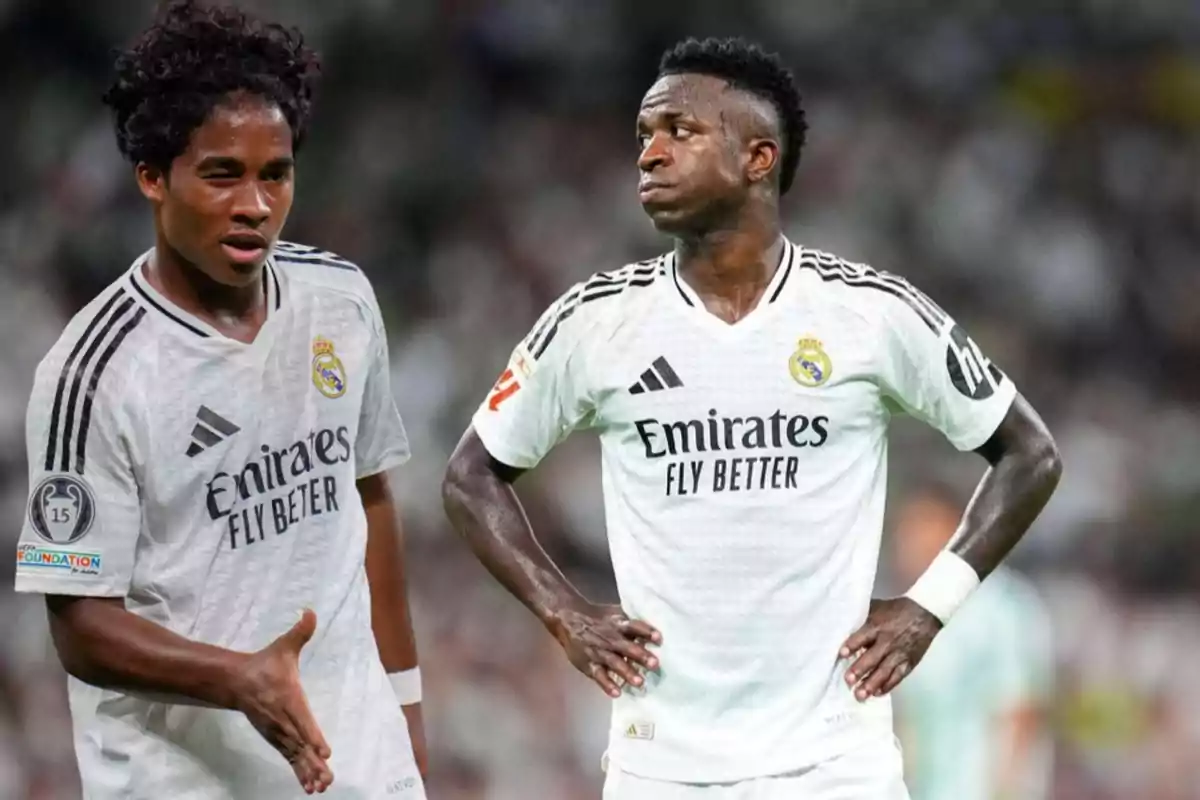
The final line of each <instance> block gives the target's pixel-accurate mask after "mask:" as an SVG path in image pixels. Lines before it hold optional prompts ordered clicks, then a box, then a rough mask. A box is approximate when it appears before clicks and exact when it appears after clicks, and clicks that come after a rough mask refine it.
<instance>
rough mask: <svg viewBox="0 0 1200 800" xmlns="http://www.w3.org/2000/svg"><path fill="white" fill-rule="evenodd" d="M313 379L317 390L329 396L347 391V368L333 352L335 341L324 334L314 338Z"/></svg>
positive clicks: (334, 396) (338, 395)
mask: <svg viewBox="0 0 1200 800" xmlns="http://www.w3.org/2000/svg"><path fill="white" fill-rule="evenodd" d="M312 349H313V360H312V379H313V383H314V384H315V385H316V387H317V390H318V391H320V392H321V394H323V395H325V396H326V397H329V398H336V397H341V396H342V395H344V394H345V393H346V368H345V367H343V366H342V360H341V359H340V358H338V357H337V354H336V353H335V352H333V342H331V341H329V340H328V339H326V338H325V337H323V336H318V337H317V338H315V339H313V346H312Z"/></svg>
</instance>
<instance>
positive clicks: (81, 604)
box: [15, 0, 425, 800]
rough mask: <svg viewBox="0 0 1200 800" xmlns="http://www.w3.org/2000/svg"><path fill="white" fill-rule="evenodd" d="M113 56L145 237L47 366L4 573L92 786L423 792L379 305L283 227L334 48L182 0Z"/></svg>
mask: <svg viewBox="0 0 1200 800" xmlns="http://www.w3.org/2000/svg"><path fill="white" fill-rule="evenodd" d="M114 73H115V75H114V79H113V82H112V84H111V86H110V87H109V90H108V92H107V93H106V94H105V96H104V100H105V102H106V104H107V105H108V106H109V107H110V108H111V109H112V111H113V114H114V118H115V127H116V134H117V141H118V145H119V147H120V150H121V152H122V153H123V154H124V155H125V156H126V157H127V158H128V160H129V162H130V163H131V164H132V165H133V166H134V171H135V174H136V180H137V185H138V187H139V189H140V190H141V192H142V194H143V195H144V196H145V198H146V199H147V200H148V201H149V204H150V208H151V210H152V212H153V221H154V234H155V236H154V246H153V248H152V249H150V250H148V251H146V252H145V253H143V255H141V256H140V257H138V258H137V259H136V260H135V261H134V263H133V264H132V266H130V267H129V268H128V269H127V270H126V271H125V272H124V274H121V275H120V277H119V278H118V279H117V280H115V281H114V282H113V283H111V284H110V285H109V286H108V287H107V288H106V289H104V290H103V291H102V292H101V293H100V295H99V296H98V297H96V298H95V299H94V300H92V301H91V302H90V303H88V304H87V306H86V307H85V308H84V309H83V310H82V311H80V312H79V313H77V314H76V315H75V316H74V317H73V319H72V320H71V322H70V323H69V324H68V325H67V327H66V330H65V331H64V332H63V333H62V336H61V337H60V339H59V340H58V342H57V343H56V344H55V345H54V346H53V347H52V348H51V350H50V352H49V353H48V354H47V355H46V357H45V358H44V359H43V360H42V362H41V363H40V364H39V366H38V369H37V374H36V377H35V380H34V387H33V391H32V394H31V396H30V398H29V404H28V417H27V419H28V422H27V428H26V430H27V457H28V470H29V486H30V487H31V489H30V494H29V504H28V513H27V515H26V519H25V523H24V526H23V528H22V530H21V535H20V541H19V544H18V547H17V566H16V578H15V580H16V588H17V590H18V591H21V592H31V593H38V594H44V595H45V596H46V603H47V606H48V608H49V611H50V630H51V634H52V636H53V640H54V644H55V646H56V648H57V652H58V655H59V658H60V659H61V661H62V664H63V666H64V668H65V669H66V671H67V672H68V673H69V676H70V677H69V679H68V683H69V694H70V700H71V714H72V717H73V720H74V726H75V747H76V754H77V758H78V761H79V769H80V774H81V780H82V784H83V791H84V796H85V797H86V798H88V799H89V800H110V799H111V800H116V798H130V800H152V799H153V800H157V799H158V798H169V797H187V798H194V800H234V799H235V798H248V797H254V798H262V800H275V798H285V797H294V796H296V794H297V791H298V790H297V788H296V783H297V782H299V784H300V785H301V786H302V787H303V789H304V791H305V792H307V793H310V794H311V793H318V792H325V791H326V790H330V796H333V797H345V798H354V799H355V800H366V799H367V798H384V797H387V798H394V799H395V800H419V799H420V798H424V797H425V794H424V790H423V784H422V776H421V774H420V773H421V770H422V769H423V767H424V763H423V762H424V758H423V751H424V742H423V733H422V725H421V715H420V706H419V701H420V674H419V670H418V668H417V664H416V649H415V644H414V641H413V633H412V627H411V621H410V619H409V612H408V608H407V599H406V591H405V578H404V572H403V564H402V560H401V558H400V541H399V539H400V530H399V522H398V519H397V509H396V506H395V503H394V501H393V498H392V494H391V491H390V488H389V485H388V478H387V472H386V471H387V470H388V469H390V468H391V467H394V466H396V465H399V464H401V463H404V462H405V461H407V459H408V456H409V448H408V440H407V436H406V434H405V431H404V427H403V424H402V422H401V419H400V416H399V413H398V412H397V409H396V405H395V401H394V399H393V396H392V392H391V386H390V382H389V375H390V362H389V359H388V348H387V340H386V333H385V329H384V325H383V320H382V316H381V314H380V311H379V308H378V306H377V303H376V300H375V295H374V293H373V290H372V288H371V285H370V283H369V282H368V281H367V279H366V277H365V276H364V275H363V274H362V273H361V271H359V270H358V269H357V267H355V266H354V265H353V264H352V263H350V262H348V261H346V260H344V259H342V258H340V257H338V256H336V255H334V254H332V253H328V252H323V251H321V250H318V249H317V248H313V247H306V246H302V245H295V244H291V243H285V242H280V241H279V235H280V233H281V231H282V229H283V227H284V224H285V221H286V219H287V217H288V213H289V211H290V208H291V205H292V200H293V192H294V181H295V166H296V155H297V152H298V150H299V149H300V146H301V144H302V143H303V141H304V139H305V134H306V132H307V127H308V124H309V120H310V116H311V113H312V110H313V97H314V91H315V87H316V81H317V78H318V75H319V73H320V62H319V60H318V58H317V55H316V54H315V53H314V52H313V51H312V50H310V49H309V48H308V47H307V46H306V45H305V44H304V40H303V37H302V35H301V34H300V33H299V31H298V30H294V29H288V28H284V27H282V26H280V25H277V24H273V23H267V22H264V21H261V20H259V19H257V18H254V17H251V16H248V15H246V14H244V13H242V12H241V11H239V10H237V9H235V8H232V7H220V6H214V7H208V6H204V5H202V4H200V3H197V2H191V0H177V1H176V2H172V3H170V4H169V5H166V6H164V7H163V8H162V9H161V13H160V14H159V15H158V16H157V17H156V19H155V20H154V22H153V24H152V25H150V27H149V28H147V29H146V30H144V31H143V32H142V34H141V35H140V36H139V37H138V38H137V40H136V41H135V42H134V44H133V45H132V46H131V47H130V48H128V49H126V50H123V51H122V52H121V53H120V54H119V55H118V57H117V59H116V62H115V65H114ZM98 257H100V258H105V259H107V258H110V256H109V255H108V254H101V255H99V256H98ZM318 623H319V627H318ZM335 774H336V779H335ZM331 786H332V789H331Z"/></svg>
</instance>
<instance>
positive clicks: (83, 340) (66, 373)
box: [46, 288, 125, 471]
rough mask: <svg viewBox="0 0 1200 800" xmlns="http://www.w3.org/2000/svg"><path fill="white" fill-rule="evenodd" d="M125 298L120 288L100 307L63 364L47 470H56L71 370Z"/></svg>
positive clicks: (51, 415)
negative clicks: (91, 339) (98, 328)
mask: <svg viewBox="0 0 1200 800" xmlns="http://www.w3.org/2000/svg"><path fill="white" fill-rule="evenodd" d="M124 297H125V290H124V289H123V288H118V289H117V291H115V292H113V295H112V297H110V298H108V300H107V301H106V302H105V303H104V305H103V306H101V307H100V311H98V312H97V313H96V316H94V317H92V320H91V322H89V323H88V324H87V327H86V328H84V329H83V333H82V334H81V335H80V336H79V339H78V340H77V341H76V342H75V346H74V347H72V348H71V353H70V355H68V356H67V360H66V361H64V362H63V366H62V370H61V371H60V372H59V373H58V385H57V386H56V387H55V389H54V406H53V408H52V410H51V412H50V435H49V438H48V439H47V441H46V470H47V471H50V470H52V469H54V455H55V453H56V451H57V450H58V423H59V420H60V419H61V417H62V404H63V394H64V393H65V392H66V389H67V381H68V380H69V379H70V376H71V368H72V367H73V366H74V365H75V359H76V358H78V357H79V351H81V350H83V347H84V345H86V344H87V343H88V339H89V337H90V336H91V335H92V331H94V330H95V329H96V326H97V325H99V324H100V321H101V320H102V319H104V318H105V316H106V315H107V314H108V312H109V311H110V310H111V309H112V307H113V304H115V303H116V302H117V301H118V300H120V299H122V298H124Z"/></svg>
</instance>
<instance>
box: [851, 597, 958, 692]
mask: <svg viewBox="0 0 1200 800" xmlns="http://www.w3.org/2000/svg"><path fill="white" fill-rule="evenodd" d="M941 629H942V623H941V620H939V619H938V618H937V617H935V616H934V615H933V614H931V613H930V612H929V611H926V610H925V609H924V608H922V607H921V606H920V605H918V604H917V603H916V602H915V601H913V600H910V599H909V598H907V597H897V598H894V599H891V600H872V601H871V610H870V612H869V613H868V614H867V621H866V622H864V623H863V624H862V626H861V627H860V628H859V629H858V630H857V631H855V632H854V633H853V634H852V635H851V636H850V638H849V639H847V640H846V642H845V644H843V645H842V649H841V651H840V652H839V654H838V655H840V656H841V657H842V658H853V661H852V662H851V663H850V668H849V670H848V671H847V672H846V683H847V684H848V685H849V686H850V687H851V688H852V689H854V696H855V698H856V699H858V700H859V701H864V700H866V699H867V698H869V697H881V696H883V695H885V694H887V693H888V692H890V691H892V690H893V689H895V688H896V687H897V686H899V685H900V682H901V681H902V680H904V678H905V676H907V675H908V674H909V673H911V672H912V671H913V669H914V668H915V667H916V666H917V664H919V663H920V662H921V659H922V658H924V657H925V653H926V651H928V650H929V645H930V644H932V643H933V637H935V636H937V634H938V632H939V631H941Z"/></svg>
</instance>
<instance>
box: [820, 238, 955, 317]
mask: <svg viewBox="0 0 1200 800" xmlns="http://www.w3.org/2000/svg"><path fill="white" fill-rule="evenodd" d="M800 266H801V267H802V268H804V267H807V268H809V269H812V270H813V271H814V272H816V273H817V276H818V277H820V278H821V280H823V281H827V282H828V281H837V282H839V283H842V284H845V285H846V286H853V287H859V288H866V289H875V290H877V291H881V292H885V293H887V294H890V295H892V296H893V297H896V298H898V299H900V300H902V301H903V302H904V303H905V304H906V305H908V307H909V308H911V309H912V310H913V312H914V313H915V314H916V315H917V316H918V317H920V318H921V321H922V322H924V323H925V325H926V327H928V328H929V329H930V330H931V331H933V332H934V333H940V332H941V327H942V324H943V323H944V322H945V320H946V316H945V312H943V311H942V310H941V309H940V308H938V306H937V305H936V304H935V303H933V301H932V300H929V298H927V297H926V296H925V295H924V294H922V293H921V292H920V291H919V290H917V289H916V287H914V286H913V285H912V284H910V283H909V282H908V281H906V280H904V279H903V278H899V277H897V276H894V275H888V274H885V273H880V272H877V271H876V270H873V269H871V268H870V267H866V266H864V265H861V264H857V265H855V264H850V263H848V262H845V261H842V260H841V259H838V258H835V257H833V256H831V255H829V254H827V253H817V252H815V251H805V253H804V254H803V255H802V256H801V263H800Z"/></svg>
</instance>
